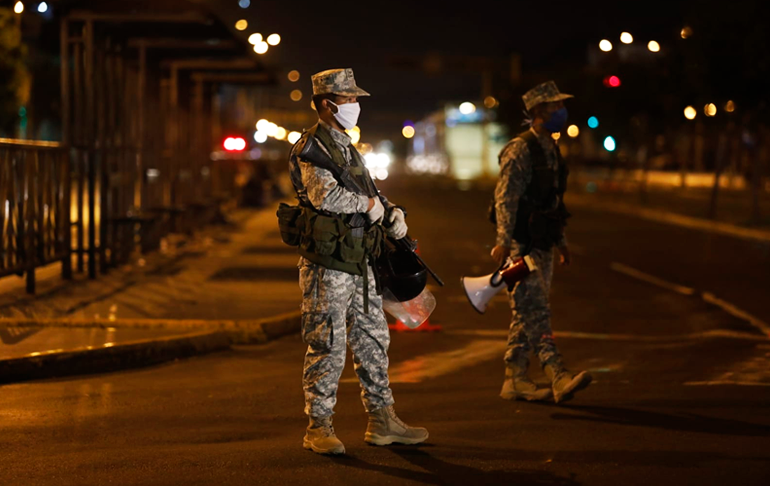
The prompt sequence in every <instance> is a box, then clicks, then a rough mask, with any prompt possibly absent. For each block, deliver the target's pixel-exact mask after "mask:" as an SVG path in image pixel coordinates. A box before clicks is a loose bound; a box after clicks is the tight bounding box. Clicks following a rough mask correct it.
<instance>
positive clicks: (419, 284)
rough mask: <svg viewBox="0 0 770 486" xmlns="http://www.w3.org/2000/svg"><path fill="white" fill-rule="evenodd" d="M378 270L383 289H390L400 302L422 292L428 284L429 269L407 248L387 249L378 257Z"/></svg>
mask: <svg viewBox="0 0 770 486" xmlns="http://www.w3.org/2000/svg"><path fill="white" fill-rule="evenodd" d="M377 272H378V273H379V276H380V284H381V286H382V288H383V289H388V290H390V292H391V293H392V294H393V295H394V296H395V297H396V299H398V301H399V302H407V301H410V300H412V299H414V298H415V297H417V296H418V295H420V294H421V293H422V291H423V290H424V289H425V286H426V285H427V284H428V271H427V270H426V268H425V266H424V265H423V264H422V263H420V261H419V260H417V258H415V256H414V253H412V252H411V251H409V250H405V249H398V248H397V249H392V250H390V251H388V250H386V251H384V252H383V254H382V255H381V256H380V258H378V259H377Z"/></svg>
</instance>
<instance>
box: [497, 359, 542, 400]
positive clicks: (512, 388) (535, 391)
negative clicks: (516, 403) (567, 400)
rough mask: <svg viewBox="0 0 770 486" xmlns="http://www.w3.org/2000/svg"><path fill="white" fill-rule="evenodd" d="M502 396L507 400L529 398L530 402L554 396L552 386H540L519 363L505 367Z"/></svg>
mask: <svg viewBox="0 0 770 486" xmlns="http://www.w3.org/2000/svg"><path fill="white" fill-rule="evenodd" d="M500 397H501V398H503V399H505V400H527V401H528V402H534V401H544V400H550V399H551V397H553V392H552V391H551V388H545V387H544V388H538V386H537V385H536V384H535V383H534V382H533V381H532V380H530V379H529V377H528V376H527V371H526V369H522V368H521V367H519V366H517V365H508V366H506V368H505V381H504V382H503V389H502V390H501V391H500Z"/></svg>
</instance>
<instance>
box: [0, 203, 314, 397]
mask: <svg viewBox="0 0 770 486" xmlns="http://www.w3.org/2000/svg"><path fill="white" fill-rule="evenodd" d="M276 207H277V205H271V206H269V207H267V208H264V209H259V210H238V211H236V212H235V213H233V214H232V215H231V219H232V221H233V223H234V224H233V225H231V226H212V227H209V228H206V229H205V230H203V231H201V232H200V233H199V234H196V235H195V236H194V237H192V238H189V239H186V240H180V241H177V242H174V243H173V244H170V245H167V247H166V249H165V250H164V251H161V252H157V253H155V254H152V255H149V256H147V257H146V258H145V259H143V260H142V261H139V262H134V263H133V264H131V265H126V266H124V267H122V268H118V269H114V270H113V271H111V272H110V273H109V274H108V275H102V276H100V277H99V278H98V279H96V280H93V281H91V280H88V279H85V278H82V277H79V278H77V279H76V280H75V281H74V282H70V283H65V282H63V281H61V280H60V279H59V277H58V274H57V270H56V269H55V268H53V269H46V270H44V271H43V272H41V274H43V275H45V277H44V278H42V279H41V293H40V294H39V295H38V296H36V297H34V298H33V297H30V296H27V295H25V294H24V293H23V288H21V287H20V288H18V289H14V288H13V286H14V282H12V281H11V282H9V281H0V289H3V292H2V294H0V316H2V319H0V338H2V339H1V340H2V343H0V381H4V382H8V381H13V376H11V375H13V374H14V371H13V370H14V368H13V366H16V368H17V369H21V370H22V371H23V372H20V371H19V372H17V373H16V374H17V375H18V376H19V378H20V379H28V378H39V377H45V376H60V375H64V374H71V373H70V372H69V371H72V370H74V371H73V372H82V370H83V369H88V368H87V367H86V368H84V367H83V366H82V365H81V364H79V363H81V362H82V361H83V356H85V355H87V354H89V353H90V354H91V355H93V359H96V360H97V361H98V362H99V363H101V365H102V366H99V367H92V368H91V371H92V372H93V371H106V370H111V369H120V368H122V367H124V366H123V365H124V364H125V365H126V366H138V365H143V364H150V363H155V362H158V361H162V360H164V359H174V358H177V357H182V356H189V355H191V354H197V353H198V352H208V351H213V350H218V349H223V348H226V347H227V346H229V344H230V342H264V341H267V340H269V339H270V338H272V337H275V336H278V335H282V334H286V333H288V332H293V331H294V329H295V328H296V330H298V329H299V313H298V307H299V301H300V299H299V297H300V296H299V288H298V286H297V270H296V263H297V259H298V258H297V256H296V253H295V252H294V251H293V249H292V248H289V247H287V246H285V245H284V244H283V243H282V242H281V240H280V236H279V234H278V231H277V225H276V221H275V209H276ZM107 350H109V352H107ZM107 355H109V359H107V360H106V361H105V356H107ZM161 358H162V359H161ZM62 360H64V361H67V360H69V361H72V362H73V363H74V362H76V363H75V364H77V366H74V368H73V366H70V365H66V364H63V362H64V361H62ZM31 361H34V364H30V362H31ZM13 362H16V364H15V365H14V363H13ZM45 367H49V368H51V369H50V370H48V371H49V372H50V373H46V372H41V371H40V369H41V368H45ZM68 367H69V368H71V369H72V370H70V369H68ZM30 370H37V372H36V373H33V374H32V375H30ZM17 371H18V370H17ZM43 371H45V370H43Z"/></svg>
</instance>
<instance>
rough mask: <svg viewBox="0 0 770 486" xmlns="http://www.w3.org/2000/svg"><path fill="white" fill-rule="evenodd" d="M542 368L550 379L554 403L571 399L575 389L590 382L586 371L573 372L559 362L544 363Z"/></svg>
mask: <svg viewBox="0 0 770 486" xmlns="http://www.w3.org/2000/svg"><path fill="white" fill-rule="evenodd" d="M543 369H544V370H545V374H546V375H547V376H548V378H550V380H551V384H552V387H553V400H554V401H555V402H556V403H561V402H566V401H567V400H570V399H572V396H573V394H574V393H575V392H576V391H580V390H582V389H583V388H585V387H587V386H588V385H590V384H591V380H592V377H591V374H590V373H589V372H587V371H581V372H580V373H577V374H574V373H572V372H570V371H567V370H566V369H564V366H562V364H561V363H546V365H545V366H544V367H543Z"/></svg>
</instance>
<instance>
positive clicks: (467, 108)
mask: <svg viewBox="0 0 770 486" xmlns="http://www.w3.org/2000/svg"><path fill="white" fill-rule="evenodd" d="M475 111H476V105H474V104H473V103H471V102H470V101H466V102H465V103H462V104H460V113H462V114H463V115H470V114H471V113H474V112H475Z"/></svg>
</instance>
